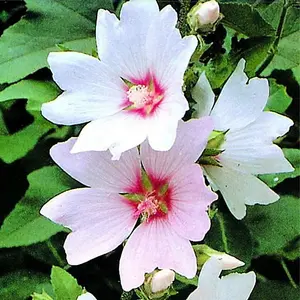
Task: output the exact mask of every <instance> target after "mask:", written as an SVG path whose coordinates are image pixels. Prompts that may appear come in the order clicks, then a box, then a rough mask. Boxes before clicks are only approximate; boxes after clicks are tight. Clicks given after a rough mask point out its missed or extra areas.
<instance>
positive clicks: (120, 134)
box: [71, 112, 148, 159]
mask: <svg viewBox="0 0 300 300" xmlns="http://www.w3.org/2000/svg"><path fill="white" fill-rule="evenodd" d="M147 130H148V120H147V119H142V118H141V117H140V116H138V115H134V114H128V113H126V112H120V113H118V114H115V115H113V116H110V117H107V118H105V119H100V120H96V121H93V122H91V123H89V124H87V125H86V126H85V127H84V128H83V129H82V131H81V133H80V135H79V137H78V140H77V142H76V144H75V145H74V147H73V149H72V151H71V152H72V153H77V152H83V151H105V150H108V149H109V150H110V152H111V153H112V155H113V159H119V158H120V156H121V153H122V152H124V151H126V150H129V149H131V148H133V147H135V146H136V145H139V144H141V143H142V142H143V141H144V140H145V139H146V137H147Z"/></svg>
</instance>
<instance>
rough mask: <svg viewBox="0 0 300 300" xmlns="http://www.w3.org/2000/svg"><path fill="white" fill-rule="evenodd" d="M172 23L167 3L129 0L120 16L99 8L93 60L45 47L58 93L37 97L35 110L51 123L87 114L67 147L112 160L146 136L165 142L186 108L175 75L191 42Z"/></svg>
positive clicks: (166, 145) (156, 143)
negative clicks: (104, 154) (107, 152)
mask: <svg viewBox="0 0 300 300" xmlns="http://www.w3.org/2000/svg"><path fill="white" fill-rule="evenodd" d="M176 23H177V14H176V12H175V10H174V9H173V8H172V7H171V6H170V5H168V6H166V7H164V8H163V9H162V10H161V11H159V8H158V5H157V3H156V1H155V0H131V1H129V2H126V3H125V4H124V5H123V7H122V10H121V15H120V20H119V19H118V18H117V17H116V16H115V15H114V14H111V13H109V12H108V11H106V10H102V9H100V10H99V13H98V20H97V27H96V39H97V48H98V55H99V58H100V60H99V59H98V58H94V57H92V56H88V55H85V54H82V53H77V52H53V53H50V55H49V57H48V62H49V65H50V68H51V71H52V72H53V78H54V80H55V81H56V83H57V84H58V85H59V87H60V88H61V89H62V90H64V92H63V93H62V94H61V95H60V96H59V97H58V98H57V99H56V100H54V101H52V102H49V103H46V104H44V105H43V107H42V114H43V115H44V116H45V117H46V118H47V119H49V120H50V121H52V122H54V123H57V124H64V125H73V124H81V123H86V122H90V121H91V122H90V123H89V124H87V125H86V126H85V127H84V129H83V130H82V131H81V133H80V136H79V139H78V140H77V142H76V143H75V145H74V147H73V148H72V152H81V151H89V150H97V151H103V150H107V149H109V150H110V151H111V153H112V154H113V158H114V159H118V158H119V156H120V155H121V153H122V152H124V151H126V150H128V149H131V148H133V147H135V146H137V145H139V144H140V143H142V142H143V141H144V140H145V139H147V138H148V141H149V144H150V146H151V147H152V148H153V149H155V150H159V151H166V150H169V149H170V148H171V146H172V145H173V143H174V140H175V137H176V128H177V124H178V120H180V119H181V118H182V117H183V115H184V113H185V111H186V110H187V109H188V102H187V100H186V99H185V98H184V95H183V92H182V84H183V74H184V72H185V69H186V67H187V65H188V62H189V59H190V57H191V55H192V53H193V52H194V50H195V47H196V45H197V40H196V38H195V37H194V36H189V37H184V38H182V37H181V35H180V33H179V31H178V29H177V28H175V25H176ZM108 133H109V134H108Z"/></svg>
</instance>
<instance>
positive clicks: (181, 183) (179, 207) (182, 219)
mask: <svg viewBox="0 0 300 300" xmlns="http://www.w3.org/2000/svg"><path fill="white" fill-rule="evenodd" d="M169 188H170V190H171V208H170V210H169V212H168V215H167V216H168V220H169V222H170V226H171V227H172V228H173V229H174V230H175V231H176V232H177V233H178V234H179V235H181V236H182V237H184V238H186V239H188V240H191V241H201V240H203V238H204V236H205V234H206V233H207V231H208V230H209V228H210V219H209V216H208V214H207V210H208V206H209V205H210V204H211V203H212V202H213V201H215V200H217V198H218V195H217V194H215V193H213V192H212V191H211V190H210V188H209V187H207V186H206V185H205V182H204V177H203V173H202V170H201V167H200V166H199V165H196V164H193V165H190V166H186V167H183V168H181V169H180V170H178V171H177V172H176V174H175V175H174V176H173V177H172V179H171V180H170V182H169Z"/></svg>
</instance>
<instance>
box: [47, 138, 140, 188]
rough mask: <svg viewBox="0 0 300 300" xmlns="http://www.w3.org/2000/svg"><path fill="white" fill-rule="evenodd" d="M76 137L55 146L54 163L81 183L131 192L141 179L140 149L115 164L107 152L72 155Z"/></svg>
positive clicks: (52, 154) (52, 149) (53, 151)
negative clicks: (130, 189)
mask: <svg viewBox="0 0 300 300" xmlns="http://www.w3.org/2000/svg"><path fill="white" fill-rule="evenodd" d="M76 140H77V139H76V138H71V139H69V140H68V141H66V142H63V143H58V144H56V145H54V146H53V147H52V148H51V150H50V155H51V157H52V158H53V160H54V161H55V162H56V163H57V164H58V165H59V166H60V167H61V168H62V169H63V170H64V171H65V172H67V173H68V174H69V175H71V176H72V177H73V178H75V179H76V180H78V181H80V182H81V183H83V184H85V185H87V186H91V187H95V188H101V189H103V190H105V191H107V192H117V193H121V192H127V191H128V189H129V188H130V187H132V186H134V185H135V184H136V182H137V179H138V177H139V176H140V159H139V154H138V151H137V148H133V149H131V150H129V151H127V152H126V153H124V154H123V155H122V157H121V159H120V160H118V161H112V160H111V154H110V153H109V152H108V151H106V152H95V151H89V152H81V153H74V154H71V153H70V151H71V149H72V148H73V146H74V144H75V142H76Z"/></svg>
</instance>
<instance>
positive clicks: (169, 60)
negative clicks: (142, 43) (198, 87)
mask: <svg viewBox="0 0 300 300" xmlns="http://www.w3.org/2000/svg"><path fill="white" fill-rule="evenodd" d="M176 24H177V14H176V11H175V10H174V9H173V8H172V7H171V6H170V5H167V6H165V7H164V8H163V9H162V10H161V11H160V13H159V15H158V16H157V18H156V19H155V20H153V22H152V23H151V26H150V28H149V32H148V35H147V42H146V46H147V59H148V60H149V67H150V70H151V72H152V73H153V74H155V76H156V78H157V80H158V81H159V82H160V84H161V85H162V86H163V87H164V88H165V89H166V88H170V87H172V89H175V90H177V91H178V92H181V87H182V84H183V75H184V72H185V70H186V68H187V66H188V63H189V60H190V58H191V56H192V54H193V52H194V51H195V48H196V46H197V39H196V38H195V37H194V36H188V37H185V38H182V37H181V35H180V33H179V30H178V29H177V28H176Z"/></svg>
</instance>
